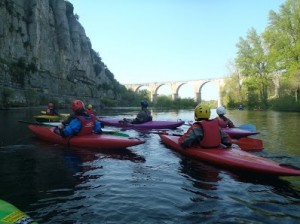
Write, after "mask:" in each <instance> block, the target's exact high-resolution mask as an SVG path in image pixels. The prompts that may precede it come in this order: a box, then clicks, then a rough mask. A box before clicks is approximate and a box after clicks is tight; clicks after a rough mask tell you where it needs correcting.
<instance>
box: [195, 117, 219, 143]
mask: <svg viewBox="0 0 300 224" xmlns="http://www.w3.org/2000/svg"><path fill="white" fill-rule="evenodd" d="M199 124H200V125H201V126H202V129H203V139H202V140H201V142H200V145H201V146H202V147H204V148H214V147H218V146H219V145H220V144H221V133H220V128H219V123H218V121H217V120H216V119H213V120H209V121H202V122H199Z"/></svg>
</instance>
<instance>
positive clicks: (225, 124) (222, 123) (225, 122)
mask: <svg viewBox="0 0 300 224" xmlns="http://www.w3.org/2000/svg"><path fill="white" fill-rule="evenodd" d="M217 120H218V122H219V126H220V127H221V128H227V127H228V120H227V119H226V120H223V119H222V118H217Z"/></svg>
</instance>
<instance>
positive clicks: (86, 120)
mask: <svg viewBox="0 0 300 224" xmlns="http://www.w3.org/2000/svg"><path fill="white" fill-rule="evenodd" d="M72 110H73V112H74V115H71V116H70V118H69V120H70V121H69V122H62V124H61V125H60V126H59V127H58V128H56V129H55V130H54V132H55V133H56V134H59V135H61V136H62V137H69V136H73V135H88V134H91V133H98V134H100V133H102V129H101V123H100V122H99V121H98V120H97V119H96V116H95V115H93V114H90V115H89V114H86V113H85V107H84V103H83V102H82V101H81V100H74V101H73V102H72ZM67 123H69V124H68V125H67V126H65V125H64V124H67Z"/></svg>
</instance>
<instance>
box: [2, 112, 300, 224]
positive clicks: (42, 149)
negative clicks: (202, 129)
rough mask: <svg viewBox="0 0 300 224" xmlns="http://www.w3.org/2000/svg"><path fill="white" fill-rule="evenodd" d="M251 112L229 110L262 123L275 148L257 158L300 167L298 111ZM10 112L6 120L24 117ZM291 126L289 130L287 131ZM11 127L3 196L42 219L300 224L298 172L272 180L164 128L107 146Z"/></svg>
mask: <svg viewBox="0 0 300 224" xmlns="http://www.w3.org/2000/svg"><path fill="white" fill-rule="evenodd" d="M244 112H245V113H244ZM244 112H242V113H241V112H236V111H232V112H229V114H228V115H229V116H230V117H231V118H232V119H233V120H234V122H235V123H237V124H242V123H254V124H256V125H257V128H258V129H259V130H261V135H259V136H257V137H258V138H261V139H263V141H264V143H265V147H266V148H265V150H264V151H263V152H258V153H257V154H258V155H261V156H264V157H269V158H271V159H274V160H277V161H279V162H289V163H293V164H294V165H297V166H300V165H299V161H300V152H299V147H298V146H299V145H298V144H299V143H298V141H296V140H295V139H296V138H299V136H298V133H299V125H297V122H298V121H299V116H298V115H294V117H292V119H291V115H290V114H289V116H284V115H285V114H277V113H274V112H258V113H260V114H257V112H256V113H253V112H252V113H250V112H246V111H244ZM263 113H266V114H263ZM192 114H193V113H192V111H181V112H179V113H178V112H173V111H172V112H157V113H155V112H154V116H155V118H156V119H167V120H168V119H169V120H172V119H183V120H186V121H189V120H192V119H191V118H192ZM14 115H15V116H17V115H18V116H24V117H23V118H22V119H29V118H31V116H32V115H31V114H30V113H29V114H25V115H20V114H18V113H17V112H15V113H14ZM125 115H127V114H124V115H123V116H125ZM6 116H8V115H6ZM120 117H122V116H120ZM289 117H290V119H291V120H289V119H288V118H289ZM5 119H6V120H8V121H3V120H1V122H3V123H4V122H11V123H12V122H13V121H14V119H15V118H14V116H12V117H9V116H8V117H6V118H5ZM295 119H296V120H295ZM3 123H2V124H3ZM295 123H296V124H295ZM284 124H285V125H288V126H289V127H286V128H281V129H280V127H285V125H284ZM298 124H299V123H298ZM1 128H2V127H1ZM15 129H16V130H17V131H16V132H14V130H15ZM181 129H183V130H181ZM181 129H179V130H178V132H183V131H184V130H186V129H187V127H186V126H182V127H181ZM5 133H9V136H8V135H7V134H6V137H7V138H6V137H5V139H4V138H2V139H1V142H2V144H1V145H2V146H1V148H0V166H1V170H0V178H1V188H0V196H1V198H2V199H4V200H7V201H9V202H11V203H13V204H14V205H16V206H17V207H19V208H20V209H22V210H23V211H25V212H27V213H28V214H29V215H31V216H32V217H33V218H35V219H36V220H37V221H39V222H40V223H299V222H300V207H299V202H300V195H299V192H300V191H299V186H300V185H299V183H300V182H299V180H300V179H299V177H288V178H273V179H269V178H268V177H259V176H255V175H253V174H246V173H233V172H230V171H226V170H222V169H219V168H217V167H214V166H210V165H208V164H205V163H202V162H199V161H195V160H193V159H190V158H186V157H184V156H182V155H179V154H178V153H176V152H173V151H171V150H170V149H168V148H166V147H165V146H164V145H163V144H162V143H161V142H160V139H159V136H158V135H155V134H145V133H140V132H137V131H133V130H129V131H128V133H129V134H130V135H131V136H134V137H139V138H144V139H145V140H146V143H145V144H143V145H139V146H135V147H130V148H128V149H126V150H115V151H101V152H94V151H89V150H86V149H78V148H77V149H68V148H65V147H62V146H58V145H53V144H48V143H44V142H41V141H38V140H37V139H35V138H33V137H32V136H31V135H30V134H29V133H28V131H27V129H26V126H25V125H23V126H21V125H20V124H15V125H14V126H13V127H12V126H11V128H10V129H9V130H6V131H3V128H2V136H5ZM11 133H17V134H15V135H12V134H11ZM13 137H14V139H15V141H14V140H10V139H12V138H13ZM4 142H5V144H4ZM287 142H288V143H289V144H287ZM16 143H17V144H16Z"/></svg>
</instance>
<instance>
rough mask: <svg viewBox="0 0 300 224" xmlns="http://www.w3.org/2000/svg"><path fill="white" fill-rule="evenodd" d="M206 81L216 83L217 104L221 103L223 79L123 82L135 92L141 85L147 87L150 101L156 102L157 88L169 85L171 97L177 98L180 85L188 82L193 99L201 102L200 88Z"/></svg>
mask: <svg viewBox="0 0 300 224" xmlns="http://www.w3.org/2000/svg"><path fill="white" fill-rule="evenodd" d="M208 82H213V83H215V84H217V86H218V87H219V88H218V90H219V94H218V95H219V97H218V106H219V105H222V102H221V101H222V98H221V94H220V93H221V88H222V87H223V86H224V79H201V80H200V79H199V80H188V81H166V82H151V83H136V84H125V87H126V88H127V89H131V90H132V91H134V92H137V91H138V90H139V89H140V88H141V87H146V88H148V89H149V91H150V92H151V101H152V102H156V99H157V96H158V94H157V92H158V89H159V88H160V87H161V86H163V85H167V86H170V87H171V91H172V99H173V100H175V99H177V98H178V93H179V90H180V87H181V86H183V85H185V84H190V85H191V86H192V87H193V90H194V93H195V95H194V100H195V101H196V102H198V103H200V102H201V100H202V98H201V90H202V87H203V86H204V85H205V84H206V83H208Z"/></svg>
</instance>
